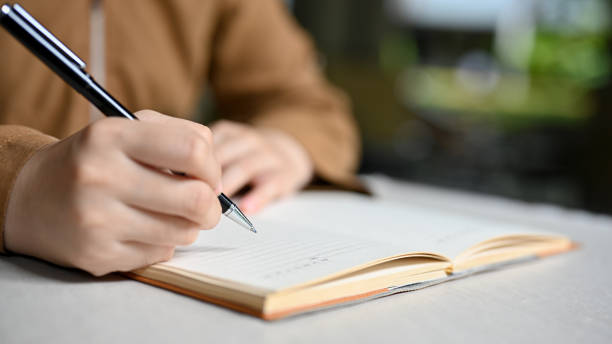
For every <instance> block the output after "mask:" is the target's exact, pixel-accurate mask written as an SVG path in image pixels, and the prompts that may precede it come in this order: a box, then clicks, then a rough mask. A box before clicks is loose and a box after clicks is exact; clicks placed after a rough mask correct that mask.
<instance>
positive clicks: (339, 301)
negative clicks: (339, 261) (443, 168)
mask: <svg viewBox="0 0 612 344" xmlns="http://www.w3.org/2000/svg"><path fill="white" fill-rule="evenodd" d="M579 248H580V244H578V243H576V242H573V241H572V242H571V244H570V245H569V246H568V247H564V248H560V249H552V250H547V251H543V252H539V253H538V254H536V255H535V256H536V257H538V258H545V257H550V256H554V255H558V254H561V253H565V252H569V251H574V250H577V249H579ZM120 274H121V275H124V276H125V277H128V278H130V279H133V280H136V281H139V282H143V283H146V284H150V285H153V286H155V287H159V288H163V289H167V290H170V291H173V292H175V293H178V294H182V295H186V296H189V297H193V298H195V299H198V300H201V301H204V302H208V303H212V304H216V305H219V306H223V307H225V308H229V309H232V310H234V311H238V312H240V313H244V314H248V315H252V316H255V317H258V318H261V319H264V320H277V319H281V318H284V317H287V316H290V315H294V314H298V313H302V312H306V311H309V310H314V309H318V308H324V307H328V306H333V305H337V304H342V303H345V302H350V301H357V300H360V299H366V298H369V297H373V296H376V295H380V294H384V293H387V292H389V291H390V289H389V288H383V289H377V290H373V291H369V292H366V293H361V294H356V295H350V296H345V297H341V298H337V299H333V300H328V301H324V302H320V303H315V304H309V305H304V306H299V307H294V308H290V309H287V310H284V311H281V312H276V313H269V314H265V313H263V312H260V311H256V310H254V309H251V308H248V307H246V306H244V305H240V304H237V303H233V302H231V301H227V300H224V299H220V298H215V297H212V296H208V295H205V294H202V293H198V292H195V291H192V290H189V289H185V288H181V287H178V286H176V285H173V284H169V283H166V282H161V281H158V280H154V279H150V278H147V277H143V276H140V275H137V274H135V273H133V272H121V273H120Z"/></svg>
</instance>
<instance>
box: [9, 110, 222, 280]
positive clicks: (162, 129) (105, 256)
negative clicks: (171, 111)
mask: <svg viewBox="0 0 612 344" xmlns="http://www.w3.org/2000/svg"><path fill="white" fill-rule="evenodd" d="M136 115H137V116H138V117H139V118H140V119H142V120H141V121H129V120H126V119H122V118H106V119H102V120H99V121H97V122H95V123H93V124H91V125H90V126H88V127H86V128H85V129H83V130H81V131H79V132H78V133H76V134H75V135H73V136H71V137H68V138H66V139H64V140H62V141H59V142H57V143H56V144H53V145H51V146H48V147H46V148H44V149H43V150H41V151H39V152H37V153H36V154H34V156H33V157H32V158H31V159H30V160H29V161H28V162H27V163H26V164H25V166H24V167H23V168H22V170H21V172H20V173H19V175H18V177H17V180H16V183H15V186H14V189H13V191H12V193H11V198H10V200H9V205H8V209H7V218H6V224H5V245H6V248H7V249H8V250H10V251H13V252H15V253H21V254H26V255H30V256H35V257H38V258H41V259H44V260H48V261H51V262H53V263H57V264H60V265H65V266H70V267H77V268H81V269H83V270H86V271H88V272H90V273H92V274H94V275H97V276H99V275H104V274H106V273H109V272H112V271H118V270H119V271H129V270H132V269H135V268H138V267H142V266H146V265H150V264H152V263H156V262H159V261H164V260H168V259H170V257H172V255H173V252H174V247H175V246H177V245H187V244H190V243H193V242H194V241H195V240H196V238H197V236H198V233H199V229H202V228H212V227H214V226H215V224H216V223H217V222H218V221H219V217H220V214H221V209H220V204H219V201H218V200H217V194H218V193H219V192H220V175H221V168H220V165H219V164H218V163H217V161H216V159H215V157H214V155H213V151H212V135H211V132H210V130H209V129H208V128H206V127H204V126H201V125H199V124H196V123H193V122H189V121H185V120H180V119H175V118H172V117H167V116H164V115H161V114H158V113H155V112H154V111H140V112H138V113H137V114H136ZM168 169H170V170H174V171H182V172H185V173H186V174H187V175H189V176H190V178H187V177H180V176H176V175H171V174H169V173H167V172H164V171H168Z"/></svg>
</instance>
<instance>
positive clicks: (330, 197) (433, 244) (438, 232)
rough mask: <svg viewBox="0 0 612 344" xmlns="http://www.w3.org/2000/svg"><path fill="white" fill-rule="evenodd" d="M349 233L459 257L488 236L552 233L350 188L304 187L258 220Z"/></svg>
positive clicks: (409, 249)
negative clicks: (357, 192)
mask: <svg viewBox="0 0 612 344" xmlns="http://www.w3.org/2000/svg"><path fill="white" fill-rule="evenodd" d="M292 219H299V221H300V225H301V226H304V227H308V228H319V229H321V230H324V231H325V232H333V233H344V234H347V235H350V236H351V237H358V238H361V239H364V240H377V241H382V242H388V243H391V244H393V245H395V246H400V247H402V248H403V249H404V252H406V253H408V252H422V251H426V252H432V253H437V254H441V255H444V256H446V257H449V258H451V259H452V258H454V257H456V256H458V255H459V254H460V253H462V252H463V251H465V250H466V249H468V248H469V247H471V246H473V245H475V244H478V243H480V242H482V241H485V240H487V239H491V238H494V237H498V236H502V235H511V234H530V233H531V234H550V235H554V233H549V232H545V231H542V230H540V229H537V228H532V227H527V226H524V225H518V224H514V223H507V222H501V221H496V220H493V219H487V218H482V217H473V216H469V215H466V214H459V213H452V212H449V211H442V210H439V209H433V208H426V207H423V206H418V205H412V204H408V203H401V204H396V203H392V202H388V201H382V200H380V199H377V198H374V197H368V196H360V195H355V194H353V193H347V192H303V193H302V194H300V195H299V196H296V197H294V198H292V199H289V200H287V201H284V202H279V203H277V204H275V205H273V206H271V207H269V208H268V209H266V211H264V212H263V213H262V214H261V215H260V216H258V217H257V218H256V220H274V221H277V222H284V223H287V224H288V226H289V223H290V222H289V221H291V220H292Z"/></svg>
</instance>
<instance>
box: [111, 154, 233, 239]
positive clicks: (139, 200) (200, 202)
mask: <svg viewBox="0 0 612 344" xmlns="http://www.w3.org/2000/svg"><path fill="white" fill-rule="evenodd" d="M125 169H126V173H125V174H124V176H123V180H121V182H118V183H117V186H116V187H117V189H118V191H117V197H118V198H119V199H120V200H121V201H122V202H124V203H126V204H128V205H131V206H134V207H137V208H141V209H145V210H148V211H151V212H155V213H162V214H166V215H170V216H178V217H182V218H184V219H186V220H189V221H191V222H195V223H197V224H198V225H200V226H202V227H203V228H212V227H214V226H215V225H216V224H217V222H219V217H220V214H221V205H220V204H219V200H218V199H217V194H216V192H215V191H214V190H213V189H212V188H211V187H210V185H208V184H206V183H204V182H202V181H200V180H197V179H189V178H183V177H179V176H174V175H169V174H166V173H163V172H161V171H158V170H153V169H150V168H147V167H145V166H142V165H140V164H136V163H133V164H131V165H130V164H127V166H126V168H125Z"/></svg>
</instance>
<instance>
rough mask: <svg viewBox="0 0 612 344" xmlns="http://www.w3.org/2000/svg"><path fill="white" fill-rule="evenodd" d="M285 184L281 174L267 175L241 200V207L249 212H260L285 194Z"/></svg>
mask: <svg viewBox="0 0 612 344" xmlns="http://www.w3.org/2000/svg"><path fill="white" fill-rule="evenodd" d="M283 186H284V185H283V183H282V179H281V178H280V177H279V176H276V175H267V176H266V177H265V178H262V179H261V180H259V181H258V182H257V183H255V184H254V185H253V189H252V190H251V191H249V192H248V193H247V194H246V195H245V196H244V198H242V200H240V204H239V207H240V209H241V210H242V211H244V212H245V213H247V214H254V213H256V212H258V211H259V210H261V209H262V208H263V207H265V206H266V205H268V204H269V203H270V202H272V201H273V200H275V199H277V198H279V197H280V196H281V195H282V194H283V192H282V190H283Z"/></svg>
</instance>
